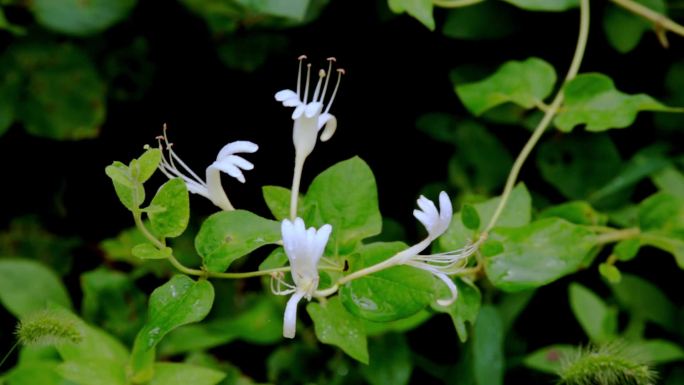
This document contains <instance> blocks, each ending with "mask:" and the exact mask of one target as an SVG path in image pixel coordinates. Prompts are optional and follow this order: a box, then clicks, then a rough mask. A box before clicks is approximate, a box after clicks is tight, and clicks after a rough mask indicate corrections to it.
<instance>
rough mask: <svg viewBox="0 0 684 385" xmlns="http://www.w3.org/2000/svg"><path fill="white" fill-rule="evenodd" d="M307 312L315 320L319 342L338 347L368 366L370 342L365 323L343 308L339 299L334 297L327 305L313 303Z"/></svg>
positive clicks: (309, 305) (307, 308) (308, 306)
mask: <svg viewBox="0 0 684 385" xmlns="http://www.w3.org/2000/svg"><path fill="white" fill-rule="evenodd" d="M306 311H307V312H308V313H309V316H311V319H312V320H313V323H314V330H315V332H316V337H317V338H318V340H319V341H321V342H323V343H324V344H330V345H335V346H338V347H340V348H341V349H342V350H344V352H345V353H347V354H348V355H349V356H350V357H352V358H354V359H356V360H358V361H360V362H363V363H364V364H368V341H367V340H366V331H365V330H364V328H363V323H362V322H361V320H360V319H358V318H356V317H354V316H353V315H351V314H350V313H349V312H348V311H347V310H346V309H345V308H344V306H342V304H341V303H340V299H339V297H333V298H331V299H330V300H329V301H327V302H325V304H318V303H316V302H311V303H309V304H308V305H307V306H306Z"/></svg>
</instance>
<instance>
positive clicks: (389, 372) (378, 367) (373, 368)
mask: <svg viewBox="0 0 684 385" xmlns="http://www.w3.org/2000/svg"><path fill="white" fill-rule="evenodd" d="M369 354H370V362H369V364H368V365H365V366H362V367H361V374H362V375H363V377H364V378H365V379H366V381H368V383H369V384H370V385H386V384H392V385H405V384H408V383H409V380H410V379H411V371H412V370H413V362H412V361H411V349H410V347H409V345H408V343H406V338H405V337H404V336H403V335H402V334H396V333H390V334H386V335H384V336H382V337H380V338H374V339H373V340H371V344H370V346H369Z"/></svg>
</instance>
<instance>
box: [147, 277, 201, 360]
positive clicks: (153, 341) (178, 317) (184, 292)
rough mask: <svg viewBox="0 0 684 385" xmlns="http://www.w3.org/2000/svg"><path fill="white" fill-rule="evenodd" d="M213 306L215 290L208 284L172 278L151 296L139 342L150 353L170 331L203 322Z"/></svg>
mask: <svg viewBox="0 0 684 385" xmlns="http://www.w3.org/2000/svg"><path fill="white" fill-rule="evenodd" d="M213 302H214V287H213V286H212V285H211V283H210V282H209V281H205V280H199V281H194V280H193V279H192V278H189V277H188V276H185V275H174V276H173V277H172V278H171V280H169V282H167V283H165V284H164V285H162V286H160V287H158V288H156V289H155V290H154V291H153V292H152V295H151V296H150V303H149V305H148V308H149V310H148V315H147V322H146V323H145V327H144V328H143V329H142V330H141V331H140V333H139V334H138V339H139V340H141V342H142V344H143V346H144V348H145V349H146V350H149V349H151V348H153V347H154V346H156V345H157V343H159V341H160V340H161V339H162V338H164V336H165V335H166V334H167V333H168V332H170V331H171V330H173V329H175V328H177V327H179V326H181V325H185V324H189V323H192V322H198V321H201V320H202V319H204V317H205V316H206V315H207V314H208V313H209V310H211V306H212V304H213Z"/></svg>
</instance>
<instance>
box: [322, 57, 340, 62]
mask: <svg viewBox="0 0 684 385" xmlns="http://www.w3.org/2000/svg"><path fill="white" fill-rule="evenodd" d="M325 60H327V61H334V62H337V59H335V57H333V56H330V57H329V58H327V59H325Z"/></svg>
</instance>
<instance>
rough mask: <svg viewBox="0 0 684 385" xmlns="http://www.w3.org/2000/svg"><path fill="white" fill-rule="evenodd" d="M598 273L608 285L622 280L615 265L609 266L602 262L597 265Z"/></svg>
mask: <svg viewBox="0 0 684 385" xmlns="http://www.w3.org/2000/svg"><path fill="white" fill-rule="evenodd" d="M599 273H600V274H601V276H602V277H603V278H605V279H607V280H608V282H610V283H619V282H620V280H621V279H622V273H620V270H619V269H618V268H617V267H616V266H615V265H610V264H608V263H606V262H603V263H601V264H600V265H599Z"/></svg>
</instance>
